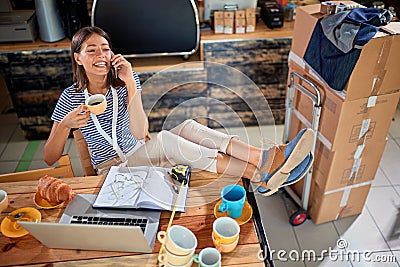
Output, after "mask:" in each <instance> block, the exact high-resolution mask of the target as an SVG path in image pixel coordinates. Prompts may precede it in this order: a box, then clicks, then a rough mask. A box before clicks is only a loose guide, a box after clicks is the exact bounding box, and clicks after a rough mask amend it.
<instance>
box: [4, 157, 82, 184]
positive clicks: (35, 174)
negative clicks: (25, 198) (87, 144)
mask: <svg viewBox="0 0 400 267" xmlns="http://www.w3.org/2000/svg"><path fill="white" fill-rule="evenodd" d="M46 174H47V175H50V176H53V177H57V178H66V177H74V176H75V175H74V171H73V170H72V165H71V160H70V158H69V155H63V156H61V158H60V159H59V160H58V166H57V167H50V168H44V169H37V170H30V171H23V172H15V173H7V174H0V183H4V182H18V181H32V180H39V178H40V177H42V176H44V175H46Z"/></svg>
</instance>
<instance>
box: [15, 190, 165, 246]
mask: <svg viewBox="0 0 400 267" xmlns="http://www.w3.org/2000/svg"><path fill="white" fill-rule="evenodd" d="M95 198H96V195H90V194H77V195H75V197H74V198H73V199H72V200H71V201H70V202H69V204H68V206H67V208H66V209H65V211H64V213H63V215H62V216H61V219H60V221H59V222H58V223H48V222H39V223H35V222H26V221H21V222H18V223H19V224H20V225H21V226H22V227H23V228H25V229H26V230H27V231H28V232H29V233H30V234H31V235H33V236H34V237H35V238H36V239H37V240H39V241H40V242H41V243H42V244H43V245H45V246H46V247H49V248H62V249H83V250H101V251H121V252H144V253H151V252H152V249H153V247H154V243H155V237H156V234H157V230H158V224H159V220H160V213H161V212H160V211H151V210H107V209H93V208H92V205H93V201H94V200H95ZM89 218H91V219H90V221H91V223H88V222H89ZM79 219H80V220H81V222H80V223H73V222H74V221H75V222H76V221H77V220H79ZM93 220H96V221H98V222H101V224H98V223H94V221H93ZM113 221H114V222H113ZM132 221H135V222H137V223H138V226H130V225H128V224H129V223H132ZM85 222H86V223H85ZM142 222H144V224H143V223H142ZM111 224H112V225H111ZM143 225H144V226H143Z"/></svg>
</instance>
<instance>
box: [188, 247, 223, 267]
mask: <svg viewBox="0 0 400 267" xmlns="http://www.w3.org/2000/svg"><path fill="white" fill-rule="evenodd" d="M193 260H194V262H196V263H198V264H199V267H221V253H220V252H219V251H218V250H217V249H216V248H211V247H209V248H204V249H202V250H201V251H200V253H199V254H195V255H194V258H193Z"/></svg>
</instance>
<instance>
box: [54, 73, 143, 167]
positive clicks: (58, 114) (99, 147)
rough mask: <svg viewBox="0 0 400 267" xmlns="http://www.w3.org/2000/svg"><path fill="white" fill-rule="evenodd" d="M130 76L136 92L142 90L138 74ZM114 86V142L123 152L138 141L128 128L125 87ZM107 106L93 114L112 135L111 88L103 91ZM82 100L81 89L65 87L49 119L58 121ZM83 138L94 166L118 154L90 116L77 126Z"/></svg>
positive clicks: (126, 151) (73, 86)
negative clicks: (115, 118) (134, 82)
mask: <svg viewBox="0 0 400 267" xmlns="http://www.w3.org/2000/svg"><path fill="white" fill-rule="evenodd" d="M133 76H134V78H135V81H136V87H137V89H138V90H139V91H141V90H142V88H141V85H140V81H139V77H138V75H137V74H136V73H135V72H133ZM116 89H117V95H118V118H117V142H118V145H119V147H120V148H121V150H122V152H123V153H124V154H126V153H128V152H129V151H130V150H132V149H133V148H134V147H135V146H136V144H137V142H138V140H137V139H136V138H135V137H134V136H133V135H132V133H131V131H130V128H129V113H128V102H127V96H128V90H127V88H126V86H124V87H119V88H116ZM89 96H91V94H90V93H89ZM105 96H106V99H107V108H106V110H105V112H104V113H102V114H99V115H96V116H97V119H98V121H99V123H100V125H101V127H102V128H103V130H104V131H105V132H106V133H107V134H108V135H109V136H110V138H111V137H112V136H111V126H112V117H113V107H112V105H113V97H112V92H111V87H110V88H109V89H108V91H107V93H106V95H105ZM83 103H85V94H84V92H83V91H82V92H77V91H76V84H73V85H71V86H70V87H68V88H66V89H65V90H64V91H63V92H62V94H61V96H60V98H59V99H58V102H57V105H56V107H55V109H54V112H53V115H52V116H51V119H52V120H54V121H57V122H61V120H62V119H63V118H64V117H65V116H66V115H67V114H68V113H69V112H71V111H72V110H73V109H75V108H77V107H78V106H79V105H80V104H83ZM80 130H81V132H82V135H83V137H84V138H85V140H86V142H87V143H88V148H89V150H90V152H91V161H92V164H93V165H94V166H97V165H99V164H100V163H102V162H104V161H106V160H109V159H111V158H114V157H117V156H118V154H117V152H116V151H115V150H114V149H113V147H112V145H111V144H110V143H108V142H107V140H106V139H105V138H104V137H103V136H102V135H101V134H100V133H99V131H97V129H96V126H95V125H94V123H93V120H92V118H89V121H88V124H87V125H86V126H85V127H83V128H81V129H80Z"/></svg>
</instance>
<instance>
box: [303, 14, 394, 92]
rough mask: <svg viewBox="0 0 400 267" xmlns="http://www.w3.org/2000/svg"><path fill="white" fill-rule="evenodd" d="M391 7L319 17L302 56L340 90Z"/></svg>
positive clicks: (386, 21)
mask: <svg viewBox="0 0 400 267" xmlns="http://www.w3.org/2000/svg"><path fill="white" fill-rule="evenodd" d="M392 18H393V16H392V14H391V12H390V11H388V10H386V9H380V8H355V9H352V10H349V11H344V12H340V13H336V14H333V15H329V16H326V17H324V18H321V19H319V20H318V22H317V24H316V25H315V28H314V31H313V34H312V36H311V38H310V41H309V43H308V46H307V50H306V52H305V55H304V60H305V61H306V63H307V64H308V65H309V67H310V68H311V69H312V70H314V71H315V72H316V73H317V74H318V75H319V76H320V77H319V78H321V80H323V81H324V82H325V83H326V84H327V85H328V86H329V87H330V88H332V89H334V90H337V91H342V90H343V89H344V87H345V85H346V83H347V81H348V79H349V78H350V75H351V73H352V71H353V69H354V66H355V65H356V63H357V60H358V58H359V57H360V54H361V49H362V47H363V46H364V45H365V44H367V43H368V42H369V41H370V40H371V39H372V37H374V35H375V34H376V32H377V31H378V30H379V27H380V26H383V25H386V24H387V23H389V22H390V21H391V20H392Z"/></svg>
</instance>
